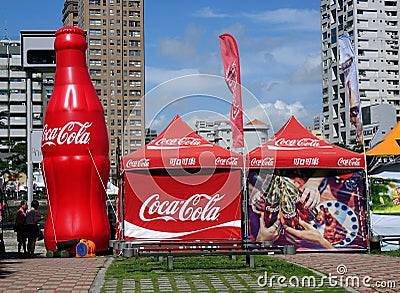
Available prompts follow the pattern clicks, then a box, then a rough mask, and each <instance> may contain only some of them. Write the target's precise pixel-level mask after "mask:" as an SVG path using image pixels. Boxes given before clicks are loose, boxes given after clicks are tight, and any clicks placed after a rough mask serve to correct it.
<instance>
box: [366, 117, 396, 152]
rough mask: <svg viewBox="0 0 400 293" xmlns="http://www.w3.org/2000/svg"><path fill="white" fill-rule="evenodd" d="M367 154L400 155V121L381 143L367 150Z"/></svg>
mask: <svg viewBox="0 0 400 293" xmlns="http://www.w3.org/2000/svg"><path fill="white" fill-rule="evenodd" d="M366 154H367V156H390V155H400V123H397V125H396V126H395V127H394V128H393V129H392V130H391V131H390V132H389V133H388V134H387V135H386V136H385V137H384V138H383V139H382V141H381V142H380V143H378V144H377V145H375V146H374V147H373V148H372V149H370V150H369V151H367V153H366Z"/></svg>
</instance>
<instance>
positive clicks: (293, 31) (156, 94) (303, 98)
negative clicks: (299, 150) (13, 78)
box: [0, 0, 322, 133]
mask: <svg viewBox="0 0 400 293" xmlns="http://www.w3.org/2000/svg"><path fill="white" fill-rule="evenodd" d="M3 2H4V3H2V5H1V6H2V7H1V9H0V27H1V37H3V36H4V34H5V29H6V30H7V34H8V36H9V37H10V38H11V39H20V33H19V31H20V30H57V29H58V28H60V27H61V26H62V22H61V19H62V8H63V4H64V1H63V0H40V1H31V0H29V1H28V0H20V1H18V5H15V2H12V1H3ZM144 5H145V6H144V9H145V15H144V18H145V43H144V48H145V88H146V90H145V91H146V97H145V100H146V103H145V117H146V126H147V127H151V128H154V129H157V131H158V132H160V131H162V130H163V129H164V127H165V126H166V125H167V124H168V123H169V122H170V121H171V120H172V118H173V117H174V116H175V115H177V114H178V115H180V116H181V117H182V118H183V119H184V120H185V121H186V122H188V123H189V125H190V126H194V122H195V121H197V120H210V121H213V120H226V119H229V111H230V103H231V100H232V95H231V93H230V92H229V90H228V88H227V86H226V84H225V81H224V79H223V74H224V73H223V64H222V59H221V52H220V44H219V38H218V37H219V35H221V34H223V33H229V34H231V35H232V36H234V38H235V39H236V42H237V44H238V47H239V55H240V70H241V82H242V95H243V113H244V115H243V116H244V123H247V122H248V121H251V120H253V119H259V120H261V121H263V122H265V123H267V124H268V125H270V127H271V133H274V132H276V131H277V130H279V128H280V127H281V126H282V125H283V124H284V123H285V122H286V121H287V120H288V119H289V117H290V116H291V115H294V116H295V117H296V118H297V119H298V120H299V121H300V122H301V123H302V124H303V125H305V126H309V125H312V124H313V117H314V116H315V115H319V114H320V113H321V111H322V106H321V103H322V98H321V97H322V94H321V92H322V85H321V83H322V81H321V43H320V39H321V36H320V14H319V10H320V7H319V5H320V0H307V1H299V0H285V1H281V0H269V1H255V0H249V1H239V0H230V1H215V0H202V1H184V0H169V1H164V0H150V1H145V3H144Z"/></svg>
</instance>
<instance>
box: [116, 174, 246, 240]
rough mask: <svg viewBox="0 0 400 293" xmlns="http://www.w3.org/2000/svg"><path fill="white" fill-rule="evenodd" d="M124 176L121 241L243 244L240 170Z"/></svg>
mask: <svg viewBox="0 0 400 293" xmlns="http://www.w3.org/2000/svg"><path fill="white" fill-rule="evenodd" d="M175 173H176V174H174V175H173V176H172V175H166V174H163V175H154V174H152V175H150V174H142V173H137V172H126V173H125V174H124V179H125V183H126V184H125V194H124V196H125V199H124V210H125V212H124V214H125V215H124V220H125V221H124V227H125V231H124V232H125V233H124V234H125V239H126V240H132V239H164V240H167V239H175V240H176V239H186V240H195V239H241V207H240V192H241V171H240V170H233V171H232V170H229V171H221V172H217V173H213V172H209V174H206V173H202V174H195V176H193V175H192V174H188V173H185V172H184V171H183V170H180V172H179V173H177V172H175Z"/></svg>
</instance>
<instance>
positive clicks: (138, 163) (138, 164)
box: [125, 158, 150, 168]
mask: <svg viewBox="0 0 400 293" xmlns="http://www.w3.org/2000/svg"><path fill="white" fill-rule="evenodd" d="M125 165H126V167H127V168H143V167H145V168H146V167H148V166H149V165H150V159H146V158H142V159H140V160H132V159H129V160H128V161H127V162H126V164H125Z"/></svg>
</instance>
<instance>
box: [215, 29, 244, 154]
mask: <svg viewBox="0 0 400 293" xmlns="http://www.w3.org/2000/svg"><path fill="white" fill-rule="evenodd" d="M219 40H220V49H221V55H222V62H223V63H224V74H225V81H226V84H227V85H228V88H229V90H230V91H231V93H232V108H231V113H230V121H231V127H232V148H242V147H243V146H244V138H243V112H242V89H241V82H240V61H239V50H238V46H237V44H236V41H235V39H234V38H233V37H232V36H231V35H229V34H223V35H220V36H219Z"/></svg>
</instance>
